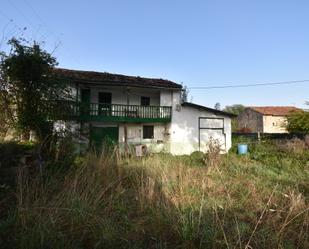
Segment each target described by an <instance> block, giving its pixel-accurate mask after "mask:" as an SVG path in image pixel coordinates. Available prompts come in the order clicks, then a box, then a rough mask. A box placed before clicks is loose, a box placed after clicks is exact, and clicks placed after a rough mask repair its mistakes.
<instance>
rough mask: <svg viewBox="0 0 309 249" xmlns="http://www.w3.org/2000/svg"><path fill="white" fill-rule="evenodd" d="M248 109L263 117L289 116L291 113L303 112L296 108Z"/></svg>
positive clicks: (270, 107)
mask: <svg viewBox="0 0 309 249" xmlns="http://www.w3.org/2000/svg"><path fill="white" fill-rule="evenodd" d="M248 108H249V109H252V110H254V111H256V112H258V113H261V114H263V115H272V116H287V115H288V114H290V112H293V111H300V110H301V109H299V108H297V107H294V106H249V107H248Z"/></svg>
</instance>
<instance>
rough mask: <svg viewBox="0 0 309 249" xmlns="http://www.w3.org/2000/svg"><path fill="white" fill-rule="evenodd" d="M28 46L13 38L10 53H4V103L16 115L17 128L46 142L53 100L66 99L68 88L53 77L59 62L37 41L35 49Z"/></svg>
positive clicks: (1, 63) (0, 66) (0, 72)
mask: <svg viewBox="0 0 309 249" xmlns="http://www.w3.org/2000/svg"><path fill="white" fill-rule="evenodd" d="M25 43H26V41H24V40H17V39H15V38H13V39H11V40H10V41H9V42H8V45H10V47H11V50H10V52H9V54H5V53H4V52H2V54H1V55H2V56H1V61H0V80H1V81H0V84H1V86H0V89H2V91H3V96H5V99H4V98H2V102H3V101H4V100H5V102H4V103H6V105H5V106H4V107H5V108H6V111H7V112H8V113H9V112H10V113H12V115H13V117H12V120H14V121H15V127H16V128H17V129H19V130H20V131H21V132H22V133H23V134H27V133H29V131H31V130H32V131H34V132H35V134H36V136H37V138H38V139H39V140H42V139H43V137H44V133H45V128H46V123H47V121H48V111H47V110H49V105H50V104H51V102H50V101H53V100H56V99H59V98H60V97H61V96H64V94H65V93H66V90H65V89H66V87H65V86H64V83H63V82H59V81H57V80H55V78H54V77H53V68H54V67H55V66H56V65H57V62H56V59H55V58H54V57H53V56H52V55H51V54H49V53H48V52H46V51H45V50H42V49H41V47H40V45H39V44H38V43H37V42H33V44H31V46H26V45H25ZM8 102H9V103H8Z"/></svg>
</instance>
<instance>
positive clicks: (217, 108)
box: [214, 102, 221, 110]
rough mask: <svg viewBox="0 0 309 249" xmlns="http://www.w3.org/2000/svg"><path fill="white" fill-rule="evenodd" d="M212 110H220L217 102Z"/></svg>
mask: <svg viewBox="0 0 309 249" xmlns="http://www.w3.org/2000/svg"><path fill="white" fill-rule="evenodd" d="M214 108H215V109H216V110H221V104H220V103H219V102H217V103H216V104H215V106H214Z"/></svg>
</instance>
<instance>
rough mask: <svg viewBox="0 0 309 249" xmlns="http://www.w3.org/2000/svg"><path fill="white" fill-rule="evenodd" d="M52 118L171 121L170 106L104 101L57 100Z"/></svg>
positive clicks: (53, 107) (53, 106)
mask: <svg viewBox="0 0 309 249" xmlns="http://www.w3.org/2000/svg"><path fill="white" fill-rule="evenodd" d="M51 113H52V115H51V116H52V118H53V119H60V120H78V121H85V122H86V121H110V122H170V121H171V117H172V108H171V107H170V106H139V105H121V104H103V103H81V102H74V101H57V102H56V103H55V104H54V105H52V111H51Z"/></svg>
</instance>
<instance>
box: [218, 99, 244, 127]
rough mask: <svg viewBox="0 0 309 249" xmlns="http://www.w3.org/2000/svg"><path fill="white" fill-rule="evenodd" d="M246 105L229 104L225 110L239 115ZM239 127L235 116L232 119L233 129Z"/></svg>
mask: <svg viewBox="0 0 309 249" xmlns="http://www.w3.org/2000/svg"><path fill="white" fill-rule="evenodd" d="M245 108H246V107H245V106H243V105H241V104H235V105H229V106H226V107H225V108H224V109H223V110H224V111H225V112H229V113H233V114H235V115H237V116H238V115H239V114H240V113H241V112H242V111H243V110H244V109H245ZM237 129H238V124H237V119H236V118H233V119H232V131H234V132H235V131H237Z"/></svg>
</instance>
